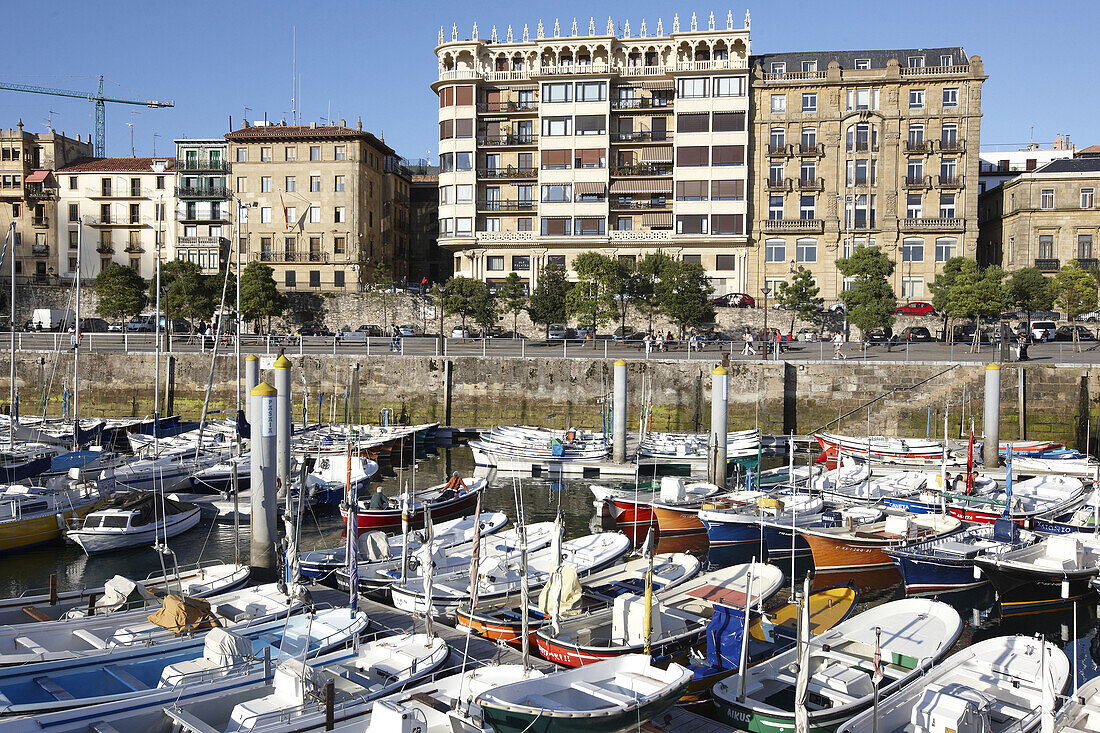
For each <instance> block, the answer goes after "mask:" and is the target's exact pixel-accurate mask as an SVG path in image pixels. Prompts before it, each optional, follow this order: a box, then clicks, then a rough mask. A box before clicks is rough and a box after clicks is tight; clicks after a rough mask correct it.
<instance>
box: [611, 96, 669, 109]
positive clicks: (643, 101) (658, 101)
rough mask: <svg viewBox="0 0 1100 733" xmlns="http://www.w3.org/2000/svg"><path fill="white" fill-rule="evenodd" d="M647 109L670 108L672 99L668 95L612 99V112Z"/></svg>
mask: <svg viewBox="0 0 1100 733" xmlns="http://www.w3.org/2000/svg"><path fill="white" fill-rule="evenodd" d="M648 109H667V110H669V111H671V110H672V99H671V98H668V97H637V98H633V99H612V100H611V111H612V112H633V111H637V110H648Z"/></svg>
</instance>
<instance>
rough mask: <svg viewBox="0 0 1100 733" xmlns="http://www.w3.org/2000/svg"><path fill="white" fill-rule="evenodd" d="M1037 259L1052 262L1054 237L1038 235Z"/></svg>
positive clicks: (1051, 235)
mask: <svg viewBox="0 0 1100 733" xmlns="http://www.w3.org/2000/svg"><path fill="white" fill-rule="evenodd" d="M1039 259H1041V260H1052V259H1054V235H1053V234H1040V235H1039Z"/></svg>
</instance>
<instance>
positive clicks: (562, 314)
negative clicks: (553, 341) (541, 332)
mask: <svg viewBox="0 0 1100 733" xmlns="http://www.w3.org/2000/svg"><path fill="white" fill-rule="evenodd" d="M569 288H570V285H569V280H567V279H566V276H565V268H564V267H561V266H559V265H547V266H546V267H545V268H543V270H542V272H540V273H539V284H538V285H537V286H536V287H535V289H534V291H533V292H532V293H531V297H530V298H528V300H527V313H528V315H530V316H531V322H532V323H537V324H539V325H542V326H545V327H546V335H547V338H549V336H550V324H552V323H565V319H566V318H568V316H569V311H568V309H567V308H566V303H565V300H566V296H567V295H568V293H569Z"/></svg>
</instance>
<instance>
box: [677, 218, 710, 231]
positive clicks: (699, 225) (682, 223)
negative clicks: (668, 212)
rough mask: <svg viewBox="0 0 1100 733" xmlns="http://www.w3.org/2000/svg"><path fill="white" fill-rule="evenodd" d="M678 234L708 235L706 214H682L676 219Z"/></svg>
mask: <svg viewBox="0 0 1100 733" xmlns="http://www.w3.org/2000/svg"><path fill="white" fill-rule="evenodd" d="M676 233H677V234H707V217H706V215H705V214H682V215H680V216H677V217H676Z"/></svg>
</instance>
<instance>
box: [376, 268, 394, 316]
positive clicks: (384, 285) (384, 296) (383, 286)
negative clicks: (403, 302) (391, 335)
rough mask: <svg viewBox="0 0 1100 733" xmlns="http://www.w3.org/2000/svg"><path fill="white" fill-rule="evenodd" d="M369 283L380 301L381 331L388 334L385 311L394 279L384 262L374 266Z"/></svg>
mask: <svg viewBox="0 0 1100 733" xmlns="http://www.w3.org/2000/svg"><path fill="white" fill-rule="evenodd" d="M371 281H372V282H373V284H374V290H375V292H377V293H378V296H379V298H380V299H381V300H382V330H383V331H384V332H387V333H388V332H389V327H390V320H389V316H388V313H387V310H386V305H387V302H386V301H387V300H388V296H389V294H390V292H392V291H393V286H394V279H393V275H392V274H391V273H390V268H389V265H387V264H386V263H385V262H378V263H376V264H375V265H374V269H373V271H372V272H371Z"/></svg>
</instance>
